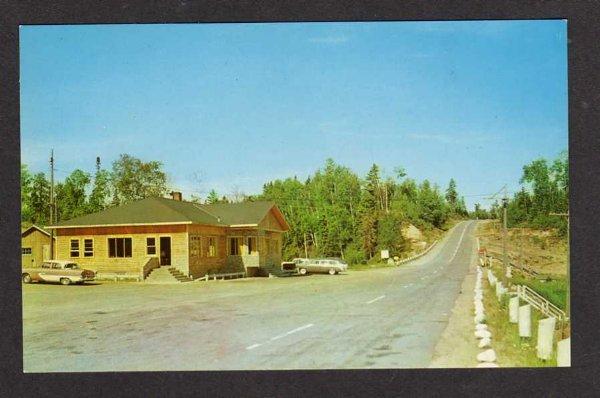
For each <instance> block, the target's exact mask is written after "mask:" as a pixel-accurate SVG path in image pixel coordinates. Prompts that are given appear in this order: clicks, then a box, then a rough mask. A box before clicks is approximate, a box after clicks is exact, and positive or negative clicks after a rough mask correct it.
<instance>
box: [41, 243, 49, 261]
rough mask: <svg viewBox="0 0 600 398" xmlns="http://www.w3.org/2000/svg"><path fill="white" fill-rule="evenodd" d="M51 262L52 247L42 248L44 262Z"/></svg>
mask: <svg viewBox="0 0 600 398" xmlns="http://www.w3.org/2000/svg"><path fill="white" fill-rule="evenodd" d="M48 260H50V245H43V246H42V261H48Z"/></svg>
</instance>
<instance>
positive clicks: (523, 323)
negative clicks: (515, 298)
mask: <svg viewBox="0 0 600 398" xmlns="http://www.w3.org/2000/svg"><path fill="white" fill-rule="evenodd" d="M519 337H527V338H530V337H531V305H530V304H526V305H523V306H521V307H519Z"/></svg>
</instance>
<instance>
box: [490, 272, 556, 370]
mask: <svg viewBox="0 0 600 398" xmlns="http://www.w3.org/2000/svg"><path fill="white" fill-rule="evenodd" d="M495 274H496V275H497V276H499V275H500V274H499V273H498V272H497V271H496V272H495ZM484 283H485V285H486V287H485V294H484V298H483V303H484V307H485V316H486V323H487V324H488V327H489V329H490V331H491V332H492V348H493V349H494V350H495V351H496V354H497V355H498V363H499V364H500V365H501V366H504V367H556V350H555V351H554V354H553V357H552V358H551V359H550V360H548V361H543V360H541V359H538V358H537V350H536V345H537V328H538V321H539V320H540V319H542V318H543V316H542V314H540V313H539V312H538V311H536V310H535V309H533V308H532V311H531V331H532V332H531V335H532V336H531V338H522V337H519V327H518V324H516V323H509V322H508V299H509V296H508V295H505V296H504V297H503V300H502V302H498V300H497V298H496V290H495V288H493V287H491V286H489V284H488V282H487V279H486V280H485V282H484ZM524 304H525V303H523V302H522V303H521V305H524ZM555 341H556V336H555Z"/></svg>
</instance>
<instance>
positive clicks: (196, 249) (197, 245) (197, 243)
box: [190, 235, 202, 257]
mask: <svg viewBox="0 0 600 398" xmlns="http://www.w3.org/2000/svg"><path fill="white" fill-rule="evenodd" d="M201 243H202V237H200V236H198V235H191V236H190V257H200V255H201V254H200V253H201V250H200V249H201V246H202V245H201Z"/></svg>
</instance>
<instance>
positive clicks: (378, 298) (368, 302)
mask: <svg viewBox="0 0 600 398" xmlns="http://www.w3.org/2000/svg"><path fill="white" fill-rule="evenodd" d="M382 298H385V294H384V295H383V296H379V297H376V298H374V299H373V300H371V301H367V304H372V303H374V302H376V301H379V300H381V299H382Z"/></svg>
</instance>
